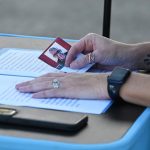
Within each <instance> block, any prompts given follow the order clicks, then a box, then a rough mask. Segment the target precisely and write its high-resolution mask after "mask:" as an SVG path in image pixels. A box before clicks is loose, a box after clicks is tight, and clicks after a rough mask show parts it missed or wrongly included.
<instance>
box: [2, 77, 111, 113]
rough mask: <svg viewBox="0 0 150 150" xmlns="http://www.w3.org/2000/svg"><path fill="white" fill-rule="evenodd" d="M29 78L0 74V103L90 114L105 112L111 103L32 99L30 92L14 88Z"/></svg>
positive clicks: (108, 101) (63, 99)
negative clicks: (22, 91)
mask: <svg viewBox="0 0 150 150" xmlns="http://www.w3.org/2000/svg"><path fill="white" fill-rule="evenodd" d="M31 79H33V78H29V77H18V76H4V75H0V83H1V84H0V103H1V104H6V105H14V106H28V107H36V108H45V109H55V110H65V111H72V112H82V113H92V114H100V113H102V112H105V110H107V108H108V107H109V106H110V105H111V101H110V100H86V99H82V100H79V99H65V98H49V99H34V98H32V94H31V93H20V92H19V91H17V90H16V89H15V85H16V84H17V83H20V82H24V81H27V80H31Z"/></svg>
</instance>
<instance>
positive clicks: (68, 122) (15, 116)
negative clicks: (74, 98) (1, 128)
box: [0, 107, 88, 132]
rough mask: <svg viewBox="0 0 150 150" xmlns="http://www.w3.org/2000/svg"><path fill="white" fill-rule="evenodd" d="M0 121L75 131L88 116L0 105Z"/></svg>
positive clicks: (82, 125)
mask: <svg viewBox="0 0 150 150" xmlns="http://www.w3.org/2000/svg"><path fill="white" fill-rule="evenodd" d="M0 122H3V123H11V124H19V125H22V126H33V127H41V128H48V129H54V130H63V131H70V132H75V131H79V130H81V129H82V128H83V127H85V126H86V125H87V122H88V116H87V115H85V114H80V113H72V112H62V111H52V110H49V111H48V110H43V109H19V110H17V109H13V108H4V107H3V108H2V107H1V108H0Z"/></svg>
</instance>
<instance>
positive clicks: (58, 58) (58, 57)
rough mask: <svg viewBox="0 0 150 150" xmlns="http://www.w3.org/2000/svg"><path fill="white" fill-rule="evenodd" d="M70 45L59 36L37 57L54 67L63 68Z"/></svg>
mask: <svg viewBox="0 0 150 150" xmlns="http://www.w3.org/2000/svg"><path fill="white" fill-rule="evenodd" d="M70 48H71V45H70V44H68V43H67V42H65V41H64V40H63V39H61V38H59V37H58V38H56V39H55V41H54V42H53V43H52V44H51V45H50V46H49V47H48V48H47V49H46V50H45V51H44V52H43V53H42V54H41V55H40V56H39V59H40V60H42V61H43V62H45V63H47V64H48V65H50V66H51V67H54V68H56V69H59V70H61V69H63V67H64V64H65V60H66V56H67V54H68V51H69V50H70Z"/></svg>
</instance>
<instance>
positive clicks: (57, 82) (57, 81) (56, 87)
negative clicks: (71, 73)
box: [52, 79, 60, 89]
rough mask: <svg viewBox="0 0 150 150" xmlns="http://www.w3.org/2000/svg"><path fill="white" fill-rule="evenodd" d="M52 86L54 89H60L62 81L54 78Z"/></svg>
mask: <svg viewBox="0 0 150 150" xmlns="http://www.w3.org/2000/svg"><path fill="white" fill-rule="evenodd" d="M52 86H53V88H54V89H58V88H59V87H60V81H59V80H58V79H54V80H53V81H52Z"/></svg>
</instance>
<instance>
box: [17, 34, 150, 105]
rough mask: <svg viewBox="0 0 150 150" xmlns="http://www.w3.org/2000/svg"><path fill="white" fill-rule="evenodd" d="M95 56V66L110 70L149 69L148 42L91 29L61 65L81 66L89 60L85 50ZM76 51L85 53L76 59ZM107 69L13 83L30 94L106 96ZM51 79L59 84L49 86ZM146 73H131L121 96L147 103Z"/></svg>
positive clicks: (149, 83) (149, 99)
mask: <svg viewBox="0 0 150 150" xmlns="http://www.w3.org/2000/svg"><path fill="white" fill-rule="evenodd" d="M91 52H92V54H93V55H94V56H95V63H97V64H98V69H101V70H102V69H106V70H112V69H113V68H114V67H115V66H121V67H125V68H129V69H131V70H139V69H143V70H147V71H149V70H150V64H149V61H150V57H149V56H150V55H149V54H150V43H149V42H145V43H137V44H125V43H120V42H117V41H113V40H111V39H108V38H105V37H103V36H100V35H97V34H94V33H91V34H88V35H86V36H85V37H83V38H82V39H81V40H80V41H79V42H77V43H76V44H74V45H73V46H72V48H71V49H70V50H69V53H68V55H67V57H66V62H65V65H66V66H68V67H71V68H82V67H84V66H86V65H87V64H89V55H88V54H89V53H91ZM79 53H84V54H85V55H84V56H83V57H82V58H80V59H76V57H77V55H78V54H79ZM108 75H109V73H102V74H98V73H84V74H77V73H49V74H46V75H43V76H41V77H38V78H36V79H34V80H32V81H27V82H24V83H20V84H17V85H16V89H17V90H19V91H20V92H24V93H26V92H27V93H28V92H30V93H32V94H33V98H50V97H65V98H79V99H109V95H108V92H107V77H108ZM54 79H57V80H59V82H60V87H59V88H57V89H55V88H53V86H52V81H53V80H54ZM149 89H150V76H149V75H146V74H141V73H131V76H130V77H129V79H128V80H127V82H126V83H125V84H124V85H123V86H122V88H121V90H120V96H121V97H122V98H123V100H125V101H127V102H130V103H134V104H138V105H144V106H150V92H149Z"/></svg>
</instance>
